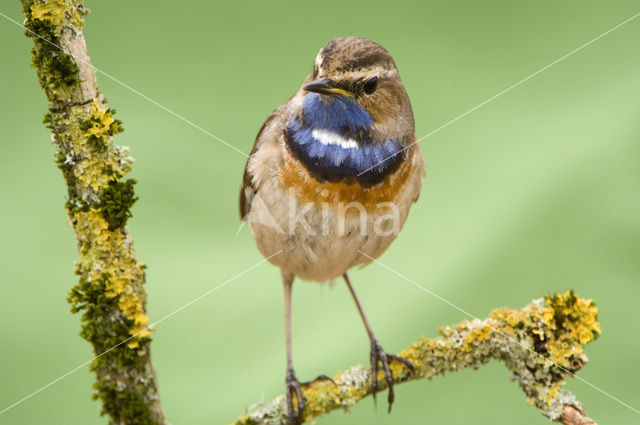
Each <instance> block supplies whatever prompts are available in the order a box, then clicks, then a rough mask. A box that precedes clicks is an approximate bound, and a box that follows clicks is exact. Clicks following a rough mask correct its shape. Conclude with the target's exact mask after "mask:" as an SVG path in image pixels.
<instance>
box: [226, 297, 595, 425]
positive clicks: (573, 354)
mask: <svg viewBox="0 0 640 425" xmlns="http://www.w3.org/2000/svg"><path fill="white" fill-rule="evenodd" d="M597 312H598V310H597V308H596V307H595V305H594V303H593V302H592V301H591V300H585V299H582V298H578V297H577V296H576V295H575V294H574V293H573V291H567V292H565V293H563V294H558V295H549V296H546V297H544V298H540V299H538V300H534V301H533V302H532V303H531V304H529V305H527V306H526V307H525V308H523V309H522V310H520V311H518V310H511V309H508V308H503V309H498V310H494V311H493V312H491V314H490V315H489V317H488V318H487V319H485V320H482V321H481V320H473V321H470V322H468V321H463V322H462V323H460V324H459V325H456V326H447V327H444V328H440V334H441V336H440V337H439V338H436V339H425V338H422V339H420V341H418V342H416V343H415V344H413V345H412V346H411V347H409V348H407V349H406V350H404V351H403V352H401V353H400V355H401V356H403V357H405V358H406V359H409V360H410V361H411V362H412V363H413V365H414V367H415V373H414V374H411V373H410V371H409V370H408V369H407V368H406V366H404V365H402V364H398V363H394V364H393V365H392V370H393V374H394V377H395V379H394V381H395V383H397V384H399V383H402V382H407V381H410V380H415V379H425V378H426V379H431V378H433V377H434V376H437V375H444V374H445V372H455V371H457V370H461V369H465V368H474V369H476V368H478V367H479V366H480V365H483V364H486V363H488V362H489V361H490V360H499V361H502V362H503V363H504V364H505V366H506V367H507V368H508V369H509V370H510V371H511V372H512V380H514V381H516V382H518V384H519V385H520V388H521V389H522V390H523V392H524V394H525V396H526V398H527V403H529V404H532V405H535V406H536V407H538V408H539V409H540V410H541V411H542V413H543V414H544V415H545V416H547V417H548V418H549V419H551V420H553V421H558V422H562V423H563V424H565V425H596V423H595V422H594V421H593V420H591V419H589V418H587V417H586V415H585V414H584V411H583V409H582V406H581V404H580V403H579V402H578V400H577V399H576V398H575V397H574V395H573V394H571V393H570V392H569V391H568V390H566V389H564V384H565V377H566V376H567V375H569V376H571V375H572V374H573V373H575V372H576V371H578V370H579V369H580V368H581V367H582V366H583V365H584V364H586V363H587V361H588V359H587V357H586V355H585V354H584V351H583V348H584V345H585V344H587V343H589V342H591V341H593V340H594V339H596V338H597V337H598V335H599V334H600V324H599V322H598V320H597ZM334 381H335V382H336V384H337V385H334V384H333V383H331V382H326V381H318V382H316V383H314V384H312V385H310V386H309V387H308V388H306V389H304V390H303V397H304V398H305V400H306V407H305V409H304V412H303V418H304V421H305V422H309V421H312V420H313V419H314V418H316V417H319V416H322V415H324V414H326V413H329V412H330V411H332V410H337V409H348V408H349V407H351V406H353V405H355V404H356V403H357V402H359V401H360V400H362V399H363V398H364V397H366V396H368V395H370V394H371V372H370V370H369V369H368V368H364V367H362V366H354V367H352V368H351V369H349V370H347V371H345V372H340V373H338V374H337V375H336V376H335V377H334ZM378 386H379V387H382V388H386V382H385V380H384V379H383V376H382V372H381V373H380V374H379V375H378ZM287 423H288V421H287V407H286V398H285V396H284V395H281V396H278V397H277V398H275V399H274V400H273V401H272V402H270V403H268V404H264V403H261V404H258V405H255V406H253V407H252V408H251V409H250V411H249V413H247V414H245V415H243V416H241V417H240V418H239V419H238V420H237V421H236V422H234V424H233V425H258V424H264V425H285V424H287Z"/></svg>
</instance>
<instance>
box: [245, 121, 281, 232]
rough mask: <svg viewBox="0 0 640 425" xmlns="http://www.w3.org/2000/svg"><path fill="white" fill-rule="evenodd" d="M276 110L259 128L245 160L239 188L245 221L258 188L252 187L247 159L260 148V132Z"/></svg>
mask: <svg viewBox="0 0 640 425" xmlns="http://www.w3.org/2000/svg"><path fill="white" fill-rule="evenodd" d="M276 113H277V110H276V111H274V112H273V113H272V114H271V115H269V116H268V117H267V119H266V121H265V122H264V123H263V124H262V127H260V131H258V135H257V136H256V140H255V142H254V143H253V148H252V149H251V153H250V154H249V158H247V163H246V164H245V166H244V176H243V178H242V185H241V187H240V219H241V220H245V218H246V216H247V214H249V211H250V210H251V201H252V200H253V197H254V196H255V194H256V192H257V191H258V188H256V187H255V186H254V185H253V179H252V178H251V175H250V174H249V159H250V158H251V157H252V156H253V154H254V153H256V151H257V150H258V149H259V147H260V136H262V132H263V131H264V129H265V128H266V127H267V125H268V124H269V123H271V121H273V120H274V119H275V117H276Z"/></svg>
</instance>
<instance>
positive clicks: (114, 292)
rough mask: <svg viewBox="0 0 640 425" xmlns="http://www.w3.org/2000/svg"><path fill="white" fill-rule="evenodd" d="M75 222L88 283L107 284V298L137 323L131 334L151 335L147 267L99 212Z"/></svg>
mask: <svg viewBox="0 0 640 425" xmlns="http://www.w3.org/2000/svg"><path fill="white" fill-rule="evenodd" d="M74 221H75V227H76V233H77V235H78V241H79V242H80V247H81V252H80V260H79V262H80V263H81V265H82V266H84V267H83V268H84V269H87V270H88V273H87V278H88V280H90V281H92V282H94V283H95V284H99V283H100V282H104V284H105V295H106V296H107V297H110V298H116V297H117V298H118V307H119V308H120V310H121V311H122V313H124V314H125V315H126V316H127V317H128V318H129V319H131V321H132V322H133V326H132V327H131V329H130V330H129V333H130V334H131V335H135V336H136V338H145V337H148V336H150V332H149V330H148V329H147V328H146V325H147V323H148V321H149V318H148V317H147V315H146V314H145V312H144V304H143V300H142V299H141V296H142V294H143V292H142V287H141V282H142V281H143V277H144V265H142V264H140V263H138V262H137V261H136V259H135V258H134V257H133V253H132V251H131V249H129V247H127V246H126V244H128V243H129V240H128V239H127V237H125V236H124V235H123V234H122V231H121V229H116V230H114V231H110V230H109V224H108V223H107V222H106V220H105V219H104V218H103V217H102V215H101V214H100V212H99V211H97V210H95V209H91V210H89V211H86V212H83V211H80V212H76V213H75V215H74ZM133 345H134V344H133V343H130V346H133Z"/></svg>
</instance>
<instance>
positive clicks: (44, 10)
mask: <svg viewBox="0 0 640 425" xmlns="http://www.w3.org/2000/svg"><path fill="white" fill-rule="evenodd" d="M22 5H23V9H24V14H25V18H26V19H25V27H26V28H27V33H26V34H27V36H29V37H31V38H32V39H33V42H34V47H33V50H32V63H33V66H34V67H35V68H36V69H37V73H38V79H39V81H40V85H41V86H42V88H43V89H44V91H45V93H46V96H47V99H48V101H49V112H48V113H47V115H46V116H45V120H44V121H45V123H46V124H47V126H48V127H49V128H50V129H51V131H52V133H53V146H54V148H55V158H56V163H57V165H58V167H59V168H60V170H62V174H63V176H64V178H65V180H66V183H67V194H68V200H67V204H66V209H67V213H68V215H69V219H70V222H71V225H72V226H73V228H74V230H75V233H76V238H77V246H78V254H79V259H78V261H77V263H76V273H77V274H78V276H79V282H78V284H77V285H76V286H75V287H74V288H73V289H72V290H71V291H70V293H69V302H70V303H71V304H72V310H73V311H74V312H79V311H82V312H83V315H82V331H81V335H82V337H83V338H85V339H86V340H87V341H89V342H90V343H91V345H92V346H93V350H94V352H95V354H96V356H99V357H98V358H97V359H96V360H95V361H94V362H93V363H92V365H91V369H92V370H93V371H94V372H95V373H96V378H97V380H96V383H95V387H94V388H95V391H94V396H95V398H98V399H100V400H101V401H102V405H103V413H105V414H107V415H109V417H110V420H111V423H112V424H118V425H120V424H122V425H125V424H126V425H134V424H135V425H150V424H157V425H162V424H164V423H165V419H164V415H163V413H162V409H161V406H160V401H159V397H158V390H157V385H156V376H155V372H154V369H153V366H152V364H151V358H150V352H149V349H150V342H151V339H150V334H149V330H148V329H147V321H148V319H147V316H146V314H145V303H146V294H145V291H144V288H143V284H144V281H145V275H144V265H143V264H142V263H140V262H139V261H138V260H137V259H136V257H135V253H134V249H133V240H132V238H131V237H130V236H129V234H128V232H127V228H126V226H125V225H126V222H127V219H128V218H129V216H130V215H131V214H130V212H129V209H130V207H131V206H132V204H133V203H134V202H135V200H136V197H135V195H134V191H133V185H134V183H135V182H134V181H133V180H125V179H124V176H125V174H126V173H127V172H128V171H129V170H130V168H131V163H132V162H133V160H132V158H131V157H130V156H129V150H128V148H126V147H123V146H118V145H116V144H114V142H113V140H112V136H114V135H115V134H117V133H120V132H121V131H122V125H121V123H120V121H119V120H117V119H115V118H114V117H113V115H114V113H115V111H114V110H112V109H110V108H109V107H108V106H107V102H106V99H105V97H104V96H103V95H102V94H101V93H100V92H99V90H98V86H97V82H96V76H95V73H94V70H93V68H92V67H91V65H90V59H89V54H88V52H87V48H86V45H85V40H84V36H83V35H82V28H83V25H84V16H85V15H86V14H87V10H86V9H85V8H84V7H83V4H82V2H81V1H80V0H22ZM122 341H126V343H124V344H120V343H121V342H122ZM118 344H120V345H118ZM113 347H115V348H113Z"/></svg>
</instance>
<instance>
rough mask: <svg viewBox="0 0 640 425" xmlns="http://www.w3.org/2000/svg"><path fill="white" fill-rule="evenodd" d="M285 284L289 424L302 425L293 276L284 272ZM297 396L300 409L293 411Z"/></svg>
mask: <svg viewBox="0 0 640 425" xmlns="http://www.w3.org/2000/svg"><path fill="white" fill-rule="evenodd" d="M282 280H283V282H284V329H285V334H286V341H287V375H286V379H285V382H286V384H287V408H288V409H289V422H291V423H292V424H300V423H302V411H303V410H304V399H303V398H302V393H301V391H300V382H299V381H298V379H297V378H296V374H295V373H294V371H293V361H292V359H291V287H292V286H293V275H290V274H286V273H285V272H282ZM294 394H295V396H296V400H297V401H298V406H297V407H298V408H297V409H296V413H294V411H293V396H294Z"/></svg>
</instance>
